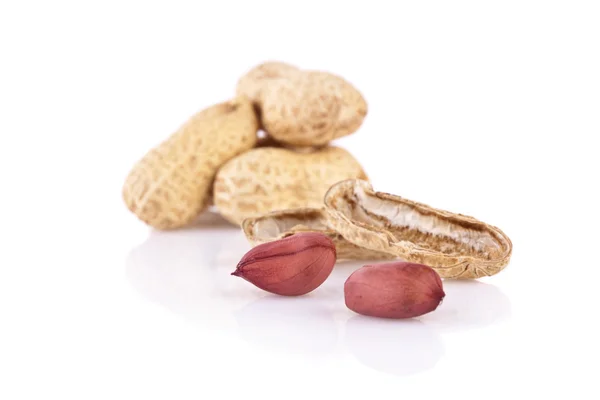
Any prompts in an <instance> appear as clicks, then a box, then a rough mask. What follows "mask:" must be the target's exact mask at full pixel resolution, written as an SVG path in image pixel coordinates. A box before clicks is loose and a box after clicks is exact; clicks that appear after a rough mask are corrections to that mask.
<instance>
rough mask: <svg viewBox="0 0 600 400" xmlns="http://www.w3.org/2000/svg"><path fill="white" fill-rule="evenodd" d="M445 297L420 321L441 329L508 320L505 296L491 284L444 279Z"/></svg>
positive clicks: (509, 310) (508, 302) (480, 325)
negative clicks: (433, 310)
mask: <svg viewBox="0 0 600 400" xmlns="http://www.w3.org/2000/svg"><path fill="white" fill-rule="evenodd" d="M444 292H446V297H445V298H444V301H443V302H442V304H441V305H440V306H439V307H438V309H437V310H435V312H432V313H430V314H427V315H424V316H423V317H422V318H421V320H422V321H424V322H427V323H428V324H430V325H433V326H435V327H436V328H438V329H440V330H441V331H444V332H447V331H457V330H462V329H471V328H482V327H485V326H488V325H492V324H494V323H496V322H500V321H503V320H505V319H508V318H509V317H510V314H511V306H510V301H509V299H508V297H506V296H505V295H504V293H502V291H501V290H500V289H499V288H497V287H496V286H494V285H491V284H488V283H483V282H479V281H452V280H445V281H444Z"/></svg>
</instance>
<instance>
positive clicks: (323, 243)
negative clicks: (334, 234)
mask: <svg viewBox="0 0 600 400" xmlns="http://www.w3.org/2000/svg"><path fill="white" fill-rule="evenodd" d="M335 260H336V252H335V246H334V244H333V242H332V241H331V239H329V238H328V237H327V236H325V235H322V234H320V233H314V232H306V233H298V234H296V235H293V236H289V237H287V238H285V239H281V240H277V241H274V242H270V243H264V244H261V245H259V246H256V247H255V248H253V249H252V250H250V251H249V252H248V253H246V254H245V255H244V257H242V259H241V260H240V262H239V263H238V265H237V268H236V270H235V271H234V272H233V273H232V275H234V276H239V277H241V278H244V279H245V280H247V281H248V282H250V283H252V284H253V285H255V286H256V287H258V288H260V289H263V290H266V291H267V292H271V293H275V294H279V295H282V296H300V295H303V294H306V293H309V292H312V291H313V290H315V289H316V288H317V287H319V286H321V284H322V283H323V282H325V279H327V277H328V276H329V275H330V274H331V271H332V270H333V266H334V265H335Z"/></svg>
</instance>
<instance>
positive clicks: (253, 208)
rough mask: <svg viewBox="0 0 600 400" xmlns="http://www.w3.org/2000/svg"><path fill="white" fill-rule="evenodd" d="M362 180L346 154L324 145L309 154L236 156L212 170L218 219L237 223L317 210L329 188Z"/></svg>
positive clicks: (273, 151)
mask: <svg viewBox="0 0 600 400" xmlns="http://www.w3.org/2000/svg"><path fill="white" fill-rule="evenodd" d="M349 178H361V179H367V176H366V174H365V172H364V171H363V169H362V167H361V166H360V164H359V163H358V161H356V159H354V157H352V155H351V154H350V153H348V152H347V151H346V150H344V149H341V148H339V147H326V148H323V149H320V150H318V151H315V152H312V153H298V152H296V151H293V150H288V149H283V148H272V147H263V148H256V149H252V150H250V151H248V152H246V153H244V154H241V155H239V156H237V157H235V158H233V159H232V160H230V161H229V162H227V163H226V164H225V165H223V166H222V167H221V168H220V169H219V171H218V172H217V176H216V178H215V184H214V203H215V206H216V207H217V209H218V210H219V212H220V213H221V215H223V216H224V217H225V218H226V219H228V220H229V221H231V222H233V223H235V224H238V225H240V224H241V223H242V221H243V220H244V219H246V218H251V217H258V216H261V215H264V214H266V213H268V212H271V211H276V210H286V209H293V208H306V207H308V208H320V207H322V205H323V195H324V194H325V192H326V191H327V189H329V187H331V185H332V184H334V183H336V182H338V181H341V180H345V179H349Z"/></svg>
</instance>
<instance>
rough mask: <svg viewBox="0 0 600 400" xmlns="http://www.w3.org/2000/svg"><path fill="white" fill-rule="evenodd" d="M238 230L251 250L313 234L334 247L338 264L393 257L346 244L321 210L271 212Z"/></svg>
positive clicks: (247, 222) (252, 219) (248, 222)
mask: <svg viewBox="0 0 600 400" xmlns="http://www.w3.org/2000/svg"><path fill="white" fill-rule="evenodd" d="M242 230H243V231H244V234H245V235H246V238H247V239H248V241H249V242H250V244H252V245H253V246H257V245H260V244H263V243H269V242H272V241H275V240H279V239H283V238H286V237H288V236H291V235H294V234H297V233H300V232H317V233H321V234H323V235H326V236H327V237H329V238H330V239H331V240H332V241H333V243H334V244H335V248H336V252H337V259H338V260H379V259H392V258H394V256H393V255H391V254H388V253H383V252H379V251H373V250H369V249H365V248H363V247H359V246H356V245H355V244H352V243H350V242H349V241H347V240H346V239H344V237H343V236H342V235H340V234H339V233H337V232H336V231H334V230H333V229H331V228H330V227H329V226H327V217H326V214H325V212H324V210H323V209H321V208H295V209H291V210H281V211H273V212H270V213H268V214H265V215H262V216H259V217H254V218H246V219H245V220H244V221H243V222H242Z"/></svg>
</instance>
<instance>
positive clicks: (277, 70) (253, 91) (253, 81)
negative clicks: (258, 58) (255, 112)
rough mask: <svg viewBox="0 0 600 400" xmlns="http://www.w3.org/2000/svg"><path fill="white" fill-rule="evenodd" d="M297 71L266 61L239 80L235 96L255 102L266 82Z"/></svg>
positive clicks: (288, 66)
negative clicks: (244, 97)
mask: <svg viewBox="0 0 600 400" xmlns="http://www.w3.org/2000/svg"><path fill="white" fill-rule="evenodd" d="M299 71H300V70H299V69H298V68H296V67H294V66H292V65H290V64H286V63H284V62H279V61H267V62H265V63H262V64H260V65H258V66H256V67H254V68H252V69H251V70H250V71H248V72H247V73H246V75H244V76H242V77H241V78H240V80H239V81H238V84H237V88H236V91H237V94H238V96H246V97H248V98H249V99H250V100H252V101H253V102H257V101H258V100H259V98H260V94H261V90H262V88H263V87H265V85H266V82H267V81H269V80H273V79H278V78H284V77H286V76H289V75H291V74H295V73H298V72H299Z"/></svg>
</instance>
